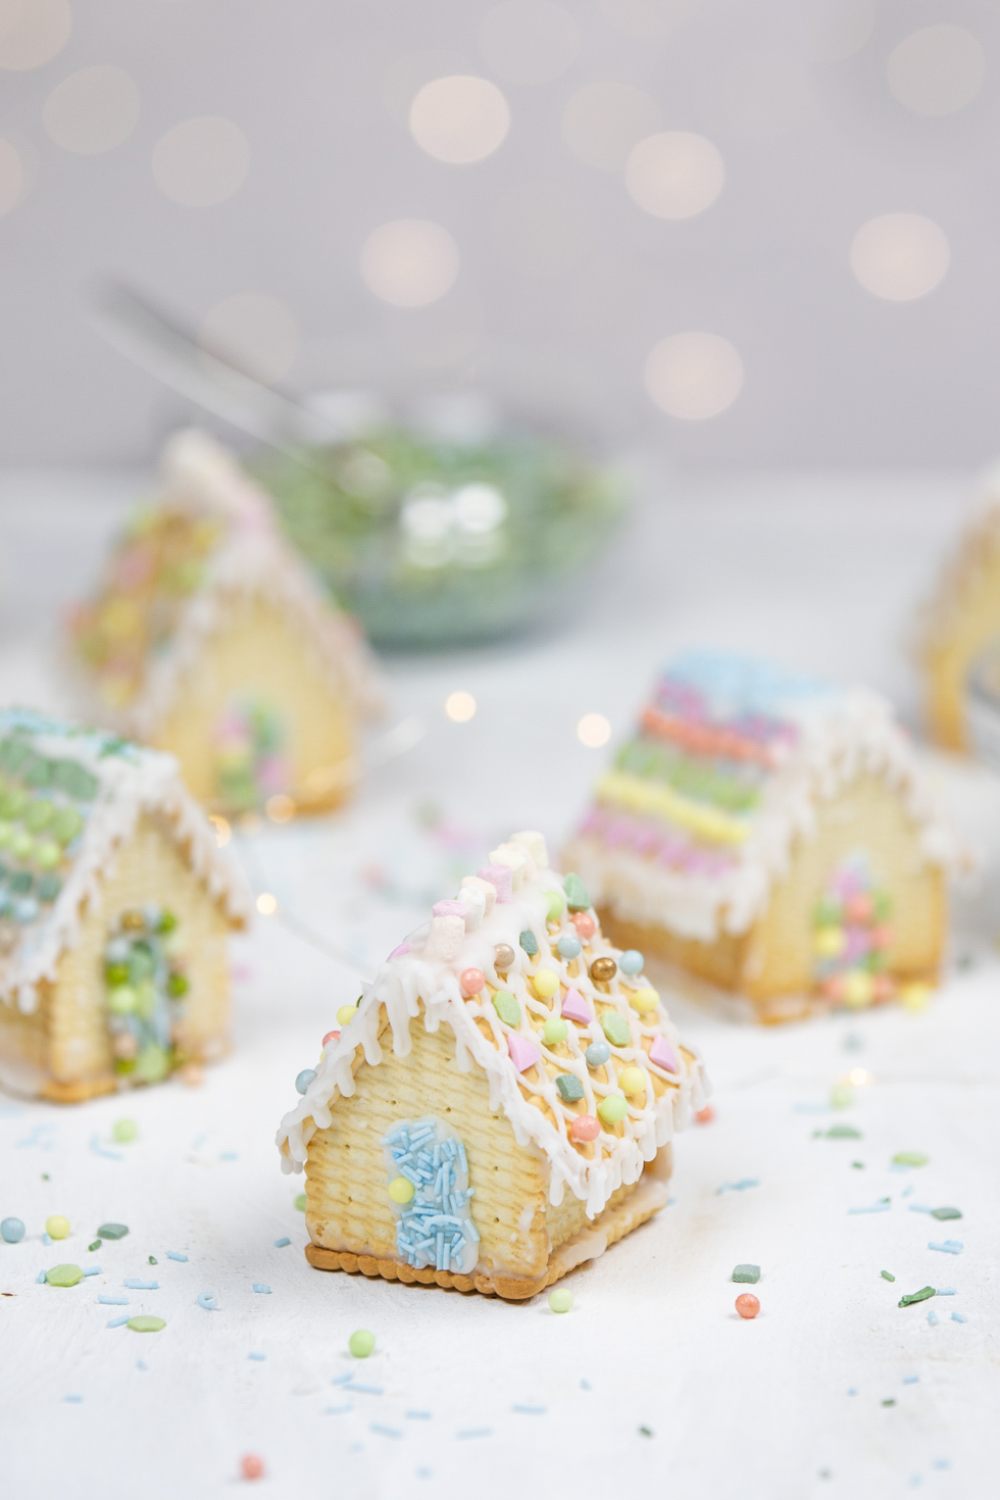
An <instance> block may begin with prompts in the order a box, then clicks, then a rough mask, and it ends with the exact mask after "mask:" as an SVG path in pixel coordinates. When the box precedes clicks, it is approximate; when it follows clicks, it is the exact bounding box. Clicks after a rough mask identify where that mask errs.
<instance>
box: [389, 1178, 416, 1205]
mask: <svg viewBox="0 0 1000 1500" xmlns="http://www.w3.org/2000/svg"><path fill="white" fill-rule="evenodd" d="M415 1192H416V1188H415V1187H414V1186H413V1183H412V1182H410V1181H409V1180H408V1179H407V1178H406V1177H394V1178H393V1179H392V1181H391V1182H390V1184H389V1197H390V1198H391V1199H392V1201H393V1203H409V1202H410V1200H411V1199H412V1197H413V1195H414V1193H415Z"/></svg>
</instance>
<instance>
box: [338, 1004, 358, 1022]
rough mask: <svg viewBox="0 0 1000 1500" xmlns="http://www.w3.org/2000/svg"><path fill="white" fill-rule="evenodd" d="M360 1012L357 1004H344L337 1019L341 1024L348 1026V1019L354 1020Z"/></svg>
mask: <svg viewBox="0 0 1000 1500" xmlns="http://www.w3.org/2000/svg"><path fill="white" fill-rule="evenodd" d="M357 1013H358V1007H357V1006H356V1005H342V1006H341V1007H340V1009H339V1010H338V1012H337V1021H338V1024H339V1025H341V1026H346V1025H347V1023H348V1021H353V1020H354V1017H355V1016H356V1015H357Z"/></svg>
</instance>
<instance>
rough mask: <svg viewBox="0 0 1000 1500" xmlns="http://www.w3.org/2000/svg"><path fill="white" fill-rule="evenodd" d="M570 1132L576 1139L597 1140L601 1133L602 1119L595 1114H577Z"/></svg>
mask: <svg viewBox="0 0 1000 1500" xmlns="http://www.w3.org/2000/svg"><path fill="white" fill-rule="evenodd" d="M569 1133H570V1135H571V1137H572V1138H573V1140H574V1141H596V1140H597V1137H598V1136H599V1135H600V1133H601V1125H600V1121H599V1120H596V1119H595V1118H594V1116H593V1115H577V1117H576V1119H575V1120H574V1121H573V1123H572V1125H571V1126H570V1127H569Z"/></svg>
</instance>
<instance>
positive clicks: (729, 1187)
mask: <svg viewBox="0 0 1000 1500" xmlns="http://www.w3.org/2000/svg"><path fill="white" fill-rule="evenodd" d="M752 1187H760V1178H759V1177H741V1178H740V1180H739V1182H724V1183H723V1184H722V1186H721V1187H720V1188H716V1190H715V1191H716V1194H718V1193H726V1192H732V1193H742V1192H743V1191H744V1189H745V1188H752Z"/></svg>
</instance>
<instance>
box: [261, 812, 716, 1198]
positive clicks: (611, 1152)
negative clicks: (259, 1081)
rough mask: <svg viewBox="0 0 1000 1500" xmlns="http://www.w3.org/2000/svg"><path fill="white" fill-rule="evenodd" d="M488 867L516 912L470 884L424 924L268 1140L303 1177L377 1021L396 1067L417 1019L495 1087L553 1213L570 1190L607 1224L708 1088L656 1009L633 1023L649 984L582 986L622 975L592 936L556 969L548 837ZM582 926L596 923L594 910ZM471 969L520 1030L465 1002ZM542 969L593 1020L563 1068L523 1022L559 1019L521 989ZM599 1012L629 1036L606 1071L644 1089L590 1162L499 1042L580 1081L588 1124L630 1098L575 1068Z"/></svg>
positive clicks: (546, 1090) (554, 883)
mask: <svg viewBox="0 0 1000 1500" xmlns="http://www.w3.org/2000/svg"><path fill="white" fill-rule="evenodd" d="M490 864H491V866H496V865H507V866H508V867H509V868H510V870H511V875H512V895H511V899H510V900H502V899H497V891H496V888H495V887H494V886H493V885H492V884H491V883H490V882H489V881H485V880H481V879H479V878H477V877H466V879H465V880H464V881H463V883H462V888H461V890H460V892H459V895H458V900H457V902H456V903H450V902H448V903H442V904H443V905H444V906H451V905H456V906H459V907H460V908H464V911H462V912H461V914H460V912H459V911H455V912H442V913H441V914H439V915H435V916H434V917H433V918H432V920H431V922H430V923H429V924H425V925H424V926H423V927H421V928H419V929H418V930H417V931H416V932H415V933H413V934H411V936H410V938H409V940H408V942H409V944H410V951H408V952H405V953H399V952H398V951H397V955H396V956H394V957H390V958H389V959H388V960H387V962H386V963H384V964H383V965H382V967H381V968H380V969H379V971H378V973H377V974H376V976H375V978H374V979H373V980H372V982H371V983H370V984H368V985H367V986H366V987H365V989H364V992H363V994H362V998H361V1000H360V1002H359V1005H358V1010H357V1014H356V1015H355V1016H354V1017H353V1018H352V1020H351V1021H350V1022H349V1023H348V1025H347V1026H345V1028H344V1030H343V1032H342V1033H341V1035H340V1038H339V1040H338V1041H337V1042H336V1043H335V1044H334V1045H333V1046H331V1047H329V1048H328V1049H327V1051H326V1052H325V1054H324V1056H323V1059H322V1061H321V1063H320V1066H319V1069H318V1070H317V1074H316V1077H315V1078H314V1079H313V1081H312V1082H311V1083H310V1085H309V1087H308V1089H307V1090H306V1093H305V1095H304V1096H303V1098H302V1099H301V1100H300V1101H299V1103H298V1104H297V1105H296V1107H295V1108H294V1109H293V1110H291V1111H290V1112H289V1113H288V1114H287V1115H285V1117H284V1119H283V1120H282V1122H281V1125H280V1127H279V1130H278V1134H277V1137H276V1140H277V1145H278V1148H279V1150H280V1151H281V1154H282V1168H283V1170H284V1171H286V1172H298V1171H301V1170H302V1168H303V1166H304V1164H305V1161H306V1157H307V1154H308V1148H309V1142H310V1140H311V1139H312V1137H313V1135H314V1134H315V1132H316V1131H317V1130H324V1129H326V1128H327V1127H328V1126H329V1125H330V1124H331V1122H332V1115H331V1106H332V1105H333V1104H334V1103H335V1101H336V1100H337V1099H338V1098H343V1099H349V1098H350V1097H351V1096H352V1095H353V1093H354V1071H353V1069H354V1065H355V1059H356V1055H357V1053H358V1050H359V1049H361V1050H362V1052H363V1055H364V1059H365V1061H366V1062H367V1063H368V1064H369V1065H370V1066H377V1065H378V1064H379V1063H380V1062H381V1061H382V1056H383V1052H382V1046H381V1043H380V1042H379V1039H378V1032H379V1026H380V1022H381V1018H382V1011H383V1009H384V1010H385V1012H386V1014H387V1016H388V1020H389V1026H390V1028H391V1032H392V1047H393V1051H394V1052H395V1053H396V1055H397V1056H399V1057H405V1056H407V1055H408V1053H409V1051H410V1048H411V1039H410V1022H411V1021H412V1020H413V1019H415V1018H416V1017H417V1016H418V1015H420V1012H421V1007H423V1011H424V1019H423V1024H424V1025H425V1026H426V1028H427V1030H428V1031H430V1032H434V1031H436V1030H437V1029H438V1027H439V1026H440V1025H441V1024H442V1023H444V1024H446V1025H448V1026H450V1027H451V1029H452V1031H453V1032H454V1036H455V1053H456V1065H457V1066H458V1068H459V1069H460V1071H462V1072H469V1071H470V1070H471V1069H472V1068H473V1067H474V1066H476V1067H480V1068H482V1070H483V1071H484V1072H485V1073H486V1075H487V1079H488V1081H489V1097H490V1108H491V1109H492V1110H502V1111H503V1113H504V1114H505V1115H506V1117H507V1119H508V1120H509V1121H510V1124H511V1126H512V1128H513V1131H514V1137H515V1139H516V1141H517V1143H518V1145H519V1146H521V1147H523V1148H527V1147H529V1146H534V1147H536V1148H537V1149H539V1150H540V1151H541V1152H542V1154H543V1155H544V1156H545V1158H546V1159H547V1161H548V1163H549V1167H550V1178H549V1199H550V1201H551V1202H552V1203H553V1204H554V1205H558V1204H559V1203H561V1202H562V1198H563V1191H564V1188H565V1187H569V1189H570V1191H571V1192H572V1193H573V1195H574V1196H575V1197H576V1198H579V1199H582V1200H584V1201H585V1202H586V1211H587V1215H588V1217H589V1218H595V1217H596V1216H597V1215H598V1214H599V1213H600V1212H601V1210H602V1209H603V1208H604V1206H605V1204H606V1203H607V1201H608V1199H609V1198H610V1197H611V1195H612V1193H614V1192H615V1191H616V1189H617V1188H619V1187H621V1186H623V1185H628V1184H632V1183H635V1182H637V1181H638V1179H639V1177H640V1175H641V1173H642V1171H643V1168H644V1167H645V1166H646V1164H647V1163H648V1162H652V1161H653V1160H654V1158H655V1156H656V1153H657V1151H658V1150H659V1149H660V1147H662V1146H665V1145H666V1144H667V1143H668V1142H669V1141H671V1140H672V1139H673V1136H674V1132H675V1131H676V1130H679V1129H682V1128H683V1127H684V1126H685V1125H686V1124H687V1123H688V1121H689V1119H690V1116H691V1114H692V1112H694V1111H696V1110H698V1109H700V1108H701V1107H702V1106H703V1104H704V1102H705V1099H706V1098H707V1095H708V1092H709V1087H710V1086H709V1084H708V1080H707V1077H706V1075H705V1072H704V1068H703V1066H702V1063H701V1060H700V1056H699V1054H698V1052H697V1050H696V1049H695V1048H694V1047H692V1046H691V1045H690V1044H689V1043H683V1044H682V1043H681V1041H680V1038H679V1036H678V1034H677V1030H676V1027H674V1025H673V1024H672V1023H671V1021H670V1019H669V1017H668V1016H667V1014H666V1012H665V1010H664V1008H663V1006H662V1004H661V1005H659V1006H658V1007H657V1009H656V1010H654V1011H652V1012H645V1013H643V1014H641V1015H640V1014H639V1013H638V1012H637V1011H636V1010H635V1009H634V1008H633V1007H632V1006H631V1005H630V1003H629V993H630V991H634V990H636V989H639V988H642V987H643V986H644V985H645V983H646V981H645V980H644V979H642V978H641V977H637V978H633V979H629V977H628V976H623V975H622V974H621V971H620V969H619V971H618V972H617V973H616V975H615V977H614V979H612V980H611V981H610V983H608V984H607V992H605V990H602V989H599V988H598V986H597V985H596V984H595V983H594V982H593V981H592V980H591V979H590V977H589V974H588V972H587V967H588V966H589V964H592V963H593V960H594V959H595V958H599V957H602V956H605V955H607V956H611V957H613V958H614V959H615V960H616V961H617V959H618V958H619V956H620V955H619V952H618V950H617V949H616V948H613V947H612V946H611V944H610V943H608V942H606V941H605V939H604V938H603V937H602V936H601V934H600V930H599V928H598V930H597V932H596V933H595V935H594V937H593V938H592V939H591V940H589V943H586V942H585V944H584V953H583V954H581V956H580V958H581V960H584V959H585V961H577V960H573V959H564V958H562V957H561V956H560V954H559V952H558V951H557V949H556V946H555V944H556V942H557V940H558V938H559V937H560V936H565V935H566V934H572V933H574V932H575V928H574V927H573V924H572V922H570V921H569V920H568V915H567V914H566V913H564V914H563V917H562V919H561V920H560V922H559V925H558V928H557V930H555V931H553V932H551V933H550V931H549V927H550V925H551V924H548V923H547V911H548V907H547V901H546V896H547V894H548V893H550V892H553V891H557V892H559V893H561V894H562V893H564V888H565V879H564V877H563V876H561V875H559V874H558V873H557V872H556V871H555V870H552V869H550V868H549V867H548V860H547V856H546V853H545V841H544V839H543V838H542V836H541V835H540V834H537V833H522V834H516V835H515V836H514V837H513V838H512V840H511V841H510V842H509V843H507V844H504V845H501V847H500V848H499V849H497V850H494V851H493V853H492V854H491V856H490ZM589 914H590V915H591V917H594V914H593V911H592V910H591V911H590V913H589ZM594 921H595V923H596V917H594ZM527 930H530V931H531V932H532V933H533V934H534V936H535V939H536V942H537V944H538V954H537V958H535V957H529V955H528V954H527V953H526V952H525V951H524V950H523V949H522V947H521V946H520V941H519V939H520V936H521V934H522V932H525V931H527ZM499 944H506V945H507V946H508V947H510V948H511V949H512V950H513V952H514V962H513V963H512V964H511V966H510V969H509V970H508V971H507V972H506V974H503V973H500V974H498V972H497V970H496V968H495V949H496V947H497V946H498V945H499ZM403 946H405V945H403ZM588 947H589V953H587V952H586V950H587V948H588ZM571 964H575V967H576V968H577V969H578V970H579V972H578V973H577V974H576V975H570V974H569V972H568V970H569V968H570V965H571ZM470 968H475V969H479V970H481V972H482V973H483V974H484V975H485V978H486V982H487V984H489V985H492V986H494V987H495V989H497V990H501V991H506V992H508V993H509V994H511V995H513V996H514V998H515V1000H517V1002H518V1004H519V1006H520V1011H521V1016H520V1022H519V1024H518V1025H517V1026H515V1027H512V1026H507V1025H506V1024H505V1023H503V1022H501V1020H500V1018H499V1017H498V1015H497V1012H496V1010H495V1008H494V1006H493V1004H492V1001H491V998H490V995H489V991H488V990H487V989H486V988H485V987H484V989H483V990H482V992H481V994H480V995H479V996H478V997H476V998H474V999H468V998H464V997H463V995H462V991H461V987H460V983H459V976H460V975H461V974H462V973H463V971H464V970H466V969H470ZM539 969H551V970H552V971H554V973H555V974H556V975H557V976H558V978H559V981H560V989H559V991H557V992H556V993H557V996H558V995H560V994H561V992H562V988H563V987H565V988H566V989H567V990H568V989H575V990H576V991H577V992H578V993H579V995H580V996H582V998H583V1000H584V1001H585V1003H586V1005H587V1007H588V1009H589V1010H590V1012H591V1015H592V1016H593V1017H594V1019H593V1021H592V1022H591V1023H590V1024H589V1025H587V1024H580V1025H577V1024H576V1023H571V1024H570V1025H569V1034H568V1037H567V1043H566V1044H567V1045H568V1046H569V1048H570V1051H571V1053H572V1056H571V1057H570V1058H566V1057H564V1056H556V1055H555V1054H554V1053H553V1052H551V1051H549V1049H548V1048H547V1047H546V1045H545V1042H544V1040H543V1037H542V1033H541V1030H540V1029H539V1030H536V1029H534V1028H533V1027H532V1026H531V1024H530V1022H529V1019H528V1018H529V1015H532V1016H534V1017H535V1019H536V1020H537V1021H540V1020H542V1018H543V1017H547V1016H550V1015H556V1016H558V1015H559V1009H558V1008H556V1009H553V1008H552V1005H551V1004H550V1002H549V1001H541V1000H539V999H537V998H536V996H535V994H534V992H533V991H532V990H531V989H529V987H528V980H529V978H530V977H531V976H532V975H533V974H535V973H537V972H538V970H539ZM623 981H624V983H623ZM563 999H565V997H563ZM595 1001H597V1002H599V1003H600V1004H601V1005H602V1006H604V1007H614V1009H615V1010H616V1011H617V1013H618V1014H619V1015H620V1016H621V1017H622V1018H623V1019H625V1020H626V1021H627V1023H628V1027H629V1042H628V1044H627V1045H625V1046H621V1047H618V1046H612V1047H611V1056H612V1058H613V1059H614V1060H615V1061H616V1062H617V1063H618V1064H619V1068H620V1069H621V1068H625V1067H636V1068H640V1069H642V1070H643V1071H644V1072H645V1074H646V1076H647V1079H648V1080H649V1082H648V1083H647V1087H646V1089H645V1092H644V1094H643V1095H641V1097H643V1098H644V1101H645V1102H644V1103H643V1104H642V1105H641V1106H640V1105H638V1104H636V1103H635V1102H634V1098H635V1097H636V1096H631V1097H630V1098H629V1100H628V1113H627V1114H626V1116H625V1119H624V1121H623V1122H622V1123H623V1134H622V1135H621V1136H617V1135H615V1134H612V1133H610V1132H608V1131H605V1130H604V1129H603V1128H602V1130H601V1133H600V1135H599V1136H598V1138H597V1140H596V1141H595V1142H594V1143H593V1144H594V1155H593V1157H591V1158H588V1157H587V1156H585V1155H583V1154H582V1153H581V1151H580V1150H579V1149H578V1148H577V1147H576V1146H575V1145H574V1144H573V1142H572V1141H571V1139H570V1137H569V1132H568V1125H569V1123H570V1122H571V1121H572V1120H573V1119H574V1118H575V1115H574V1112H572V1111H570V1110H569V1109H568V1108H567V1107H566V1106H565V1105H564V1104H563V1103H562V1101H561V1099H560V1096H559V1092H558V1089H557V1087H556V1084H555V1082H554V1081H553V1080H552V1079H550V1078H549V1077H548V1073H547V1072H546V1071H545V1070H544V1069H543V1068H541V1067H538V1068H536V1069H534V1070H528V1071H534V1072H536V1073H538V1074H539V1075H541V1076H542V1078H543V1080H544V1081H542V1082H532V1081H530V1080H528V1079H527V1078H525V1076H524V1074H523V1073H519V1072H518V1070H517V1069H516V1068H515V1066H514V1063H513V1062H512V1060H511V1058H510V1056H509V1055H508V1047H507V1042H506V1036H507V1035H509V1034H510V1033H511V1032H517V1033H518V1034H519V1035H521V1036H523V1037H524V1038H525V1039H527V1040H530V1042H531V1044H532V1045H533V1046H534V1047H535V1048H537V1050H538V1051H539V1052H540V1053H541V1056H542V1058H543V1059H545V1060H547V1061H550V1062H551V1063H552V1064H553V1065H555V1066H556V1067H557V1068H558V1069H559V1071H560V1072H561V1073H574V1074H575V1075H576V1076H577V1078H578V1079H579V1080H580V1083H581V1085H582V1086H583V1090H584V1100H583V1101H582V1102H583V1103H584V1105H585V1112H586V1113H587V1114H590V1115H595V1114H596V1107H597V1103H598V1102H599V1101H600V1099H602V1098H604V1097H606V1096H607V1095H610V1094H618V1095H621V1096H622V1097H624V1095H623V1091H622V1089H621V1088H620V1087H618V1086H617V1081H616V1080H617V1073H616V1072H615V1070H614V1069H611V1070H610V1071H611V1072H612V1074H613V1075H614V1076H613V1078H612V1081H611V1082H608V1083H599V1082H598V1081H597V1080H596V1079H595V1078H594V1077H593V1071H594V1070H591V1069H590V1068H589V1067H588V1065H587V1063H586V1061H585V1059H584V1057H583V1051H584V1049H585V1048H586V1047H587V1046H588V1045H589V1044H590V1043H591V1042H594V1041H598V1040H599V1041H602V1042H603V1041H604V1040H605V1036H604V1032H603V1030H602V1028H601V1025H600V1023H599V1021H598V1020H597V1011H596V1008H595ZM477 1020H478V1021H483V1020H485V1021H486V1023H487V1025H488V1027H489V1030H490V1033H491V1035H490V1038H489V1039H488V1038H487V1037H486V1036H484V1035H483V1032H482V1031H481V1029H480V1027H479V1025H477V1024H476V1023H477ZM658 1036H662V1037H664V1038H665V1039H666V1040H667V1041H668V1042H669V1043H670V1045H671V1047H672V1048H673V1052H674V1057H675V1059H676V1061H677V1063H678V1066H679V1069H680V1072H679V1075H675V1074H673V1073H670V1072H669V1071H667V1070H666V1069H664V1068H661V1067H658V1066H657V1065H656V1064H655V1063H653V1062H652V1061H651V1060H650V1057H649V1055H648V1053H647V1051H646V1050H645V1048H644V1047H643V1046H642V1042H643V1040H644V1039H645V1040H646V1041H655V1039H656V1038H657V1037H658ZM681 1046H683V1048H684V1052H683V1053H682V1052H681V1051H680V1048H681ZM685 1054H687V1055H686V1056H685ZM597 1071H600V1070H597ZM654 1077H655V1078H656V1079H657V1080H658V1081H660V1082H665V1083H666V1084H667V1085H668V1087H667V1088H666V1090H665V1092H664V1093H663V1094H662V1095H661V1096H660V1097H659V1098H657V1097H656V1095H655V1092H654V1089H653V1086H652V1079H653V1078H654ZM532 1098H539V1099H541V1100H542V1101H544V1103H545V1104H546V1105H547V1106H548V1108H549V1110H550V1111H551V1113H552V1115H553V1116H554V1117H555V1120H556V1121H557V1124H553V1123H552V1119H551V1118H549V1117H548V1115H546V1114H544V1113H543V1112H542V1110H541V1109H539V1108H537V1107H536V1106H535V1105H534V1104H533V1103H531V1099H532Z"/></svg>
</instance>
